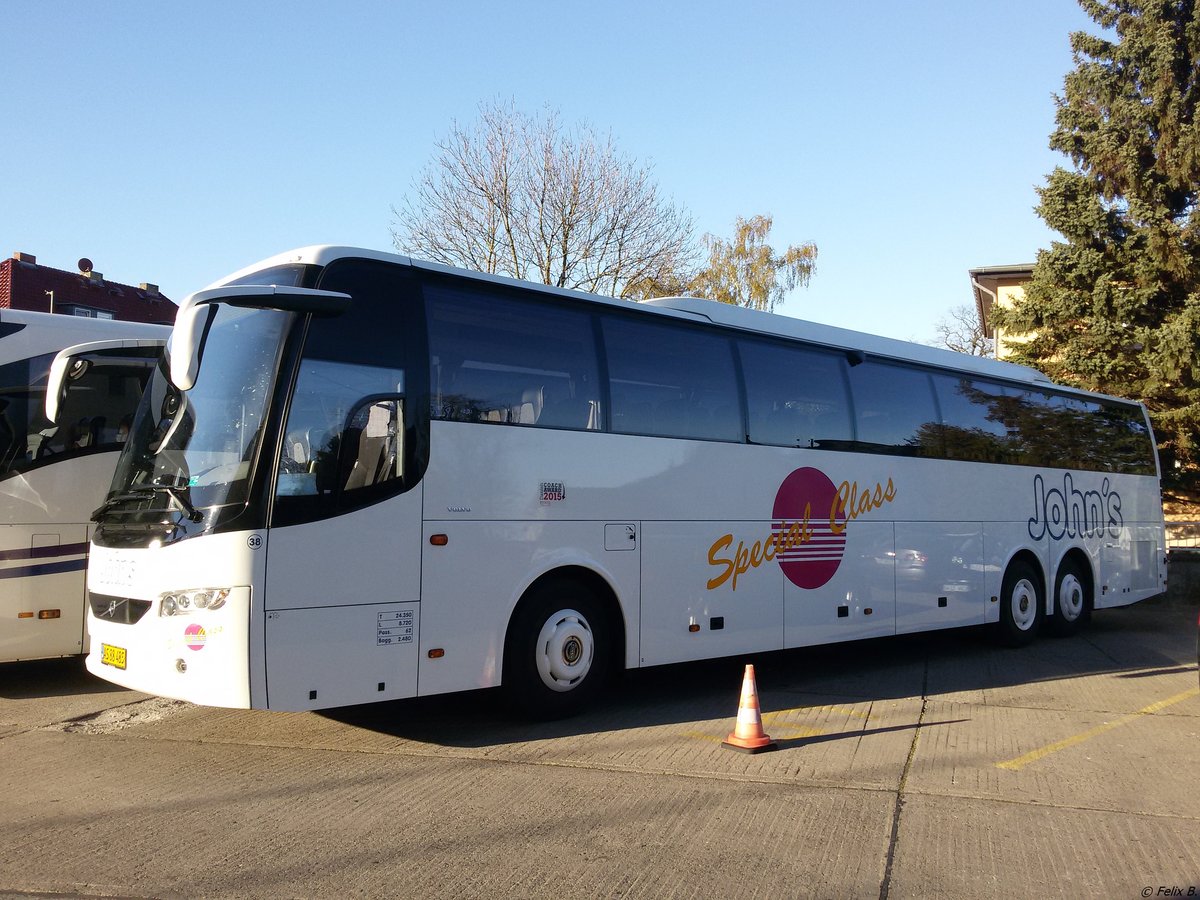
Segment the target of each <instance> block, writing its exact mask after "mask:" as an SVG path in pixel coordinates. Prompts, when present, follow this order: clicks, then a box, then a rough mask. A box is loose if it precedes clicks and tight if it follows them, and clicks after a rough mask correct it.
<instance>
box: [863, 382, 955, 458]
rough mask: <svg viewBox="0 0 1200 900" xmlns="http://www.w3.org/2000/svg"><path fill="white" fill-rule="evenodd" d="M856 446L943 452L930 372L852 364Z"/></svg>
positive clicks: (907, 453) (889, 450)
mask: <svg viewBox="0 0 1200 900" xmlns="http://www.w3.org/2000/svg"><path fill="white" fill-rule="evenodd" d="M850 389H851V391H852V392H853V395H854V410H855V418H856V420H857V426H858V429H857V433H858V449H860V450H864V451H867V452H874V453H894V454H900V455H903V456H933V457H938V456H941V455H942V452H943V451H942V445H941V433H940V432H941V427H940V426H941V421H940V420H939V418H938V415H937V409H936V407H935V406H934V401H933V389H932V387H931V385H930V383H929V375H928V374H927V373H925V372H923V371H921V370H919V369H910V368H907V367H905V366H897V365H890V364H888V363H878V362H871V361H867V362H864V363H861V364H859V365H857V366H854V367H852V368H851V369H850Z"/></svg>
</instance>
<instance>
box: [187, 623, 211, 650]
mask: <svg viewBox="0 0 1200 900" xmlns="http://www.w3.org/2000/svg"><path fill="white" fill-rule="evenodd" d="M183 639H184V640H185V641H186V642H187V646H188V649H189V650H203V649H204V643H205V642H206V641H207V640H208V635H207V634H205V633H204V626H203V625H197V624H196V623H195V622H193V623H192V624H191V625H189V626H188V627H187V628H185V629H184V630H183Z"/></svg>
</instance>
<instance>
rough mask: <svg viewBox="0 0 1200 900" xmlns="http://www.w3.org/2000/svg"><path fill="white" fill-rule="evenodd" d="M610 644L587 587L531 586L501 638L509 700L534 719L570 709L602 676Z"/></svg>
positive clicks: (586, 699)
mask: <svg viewBox="0 0 1200 900" xmlns="http://www.w3.org/2000/svg"><path fill="white" fill-rule="evenodd" d="M611 647H612V643H611V638H610V635H609V630H608V622H607V618H606V617H605V615H604V608H603V606H602V605H601V603H600V601H599V600H598V599H597V598H596V596H595V594H594V593H593V592H592V591H591V590H590V589H589V588H588V587H586V586H585V585H582V584H578V583H575V582H570V581H565V580H563V581H553V582H549V583H547V584H545V585H541V586H538V587H535V588H534V589H533V591H532V592H531V593H530V594H529V595H527V596H526V598H525V599H524V600H523V601H522V603H521V606H520V607H519V608H518V610H517V614H516V615H515V616H514V617H513V620H512V624H511V625H510V627H509V631H508V638H507V640H506V641H505V652H504V678H503V686H504V691H505V693H506V694H507V696H508V700H509V702H510V703H511V704H512V705H513V706H514V707H516V708H517V709H518V710H519V711H520V712H522V713H524V714H525V715H527V716H529V717H530V718H534V719H559V718H563V717H564V716H570V715H574V714H575V713H577V712H579V711H580V710H581V709H583V708H584V707H585V706H587V704H588V703H590V702H591V701H592V700H593V699H594V698H595V696H596V694H597V692H598V691H599V690H600V688H601V686H602V684H603V682H604V681H605V679H606V677H607V675H608V669H609V657H610V655H611Z"/></svg>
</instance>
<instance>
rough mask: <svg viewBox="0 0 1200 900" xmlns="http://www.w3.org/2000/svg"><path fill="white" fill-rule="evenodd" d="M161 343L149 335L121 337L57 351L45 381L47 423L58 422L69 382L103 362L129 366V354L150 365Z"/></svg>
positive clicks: (159, 349) (76, 345)
mask: <svg viewBox="0 0 1200 900" xmlns="http://www.w3.org/2000/svg"><path fill="white" fill-rule="evenodd" d="M165 343H166V341H160V340H155V339H153V338H136V339H135V338H125V339H123V340H110V341H90V342H89V343H86V344H75V345H73V346H71V347H64V348H63V349H62V350H59V351H58V354H57V355H56V356H55V357H54V361H53V362H51V363H50V374H49V376H48V378H47V381H46V400H45V404H46V418H47V419H49V420H50V421H51V422H56V421H58V411H59V410H60V409H61V408H62V403H63V399H64V398H65V397H66V395H67V390H68V389H69V388H70V383H71V382H72V381H74V380H76V379H78V378H80V377H82V376H83V375H84V374H85V373H86V372H87V370H88V369H89V368H91V367H92V366H102V365H105V364H106V363H113V364H121V365H129V364H130V363H131V362H132V360H131V357H141V358H144V360H145V365H146V366H153V365H154V363H155V361H156V360H157V359H158V355H159V353H160V352H161V351H162V347H163V345H164V344H165ZM135 364H136V363H135Z"/></svg>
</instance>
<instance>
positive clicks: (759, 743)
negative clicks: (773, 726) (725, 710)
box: [722, 664, 777, 753]
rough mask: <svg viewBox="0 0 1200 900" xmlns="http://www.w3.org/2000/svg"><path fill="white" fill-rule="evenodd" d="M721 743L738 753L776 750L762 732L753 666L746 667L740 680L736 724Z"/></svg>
mask: <svg viewBox="0 0 1200 900" xmlns="http://www.w3.org/2000/svg"><path fill="white" fill-rule="evenodd" d="M722 743H723V744H724V745H725V746H726V747H729V748H731V749H733V750H737V751H738V752H740V753H763V752H764V751H766V750H775V749H777V748H776V746H775V742H774V741H773V740H771V736H770V735H769V734H767V733H766V732H764V731H763V727H762V712H761V711H760V709H759V706H758V688H757V687H756V686H755V684H754V666H753V664H749V665H747V666H746V674H745V676H743V678H742V699H741V702H739V703H738V714H737V724H736V725H734V726H733V731H731V732H730V733H729V737H727V738H726V739H725V740H724V741H722Z"/></svg>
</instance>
